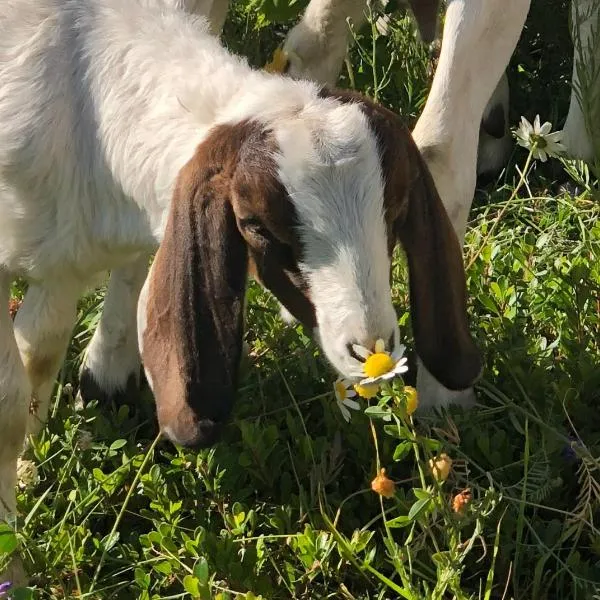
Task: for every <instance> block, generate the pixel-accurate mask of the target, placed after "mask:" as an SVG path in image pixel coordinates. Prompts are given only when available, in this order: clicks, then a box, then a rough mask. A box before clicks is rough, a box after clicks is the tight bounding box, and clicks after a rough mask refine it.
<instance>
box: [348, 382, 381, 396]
mask: <svg viewBox="0 0 600 600" xmlns="http://www.w3.org/2000/svg"><path fill="white" fill-rule="evenodd" d="M354 389H355V390H356V393H357V394H358V395H359V396H361V398H364V399H365V400H369V399H370V398H373V396H376V395H377V392H378V391H379V386H378V385H377V384H376V383H375V384H373V385H360V384H358V383H357V384H356V385H355V386H354Z"/></svg>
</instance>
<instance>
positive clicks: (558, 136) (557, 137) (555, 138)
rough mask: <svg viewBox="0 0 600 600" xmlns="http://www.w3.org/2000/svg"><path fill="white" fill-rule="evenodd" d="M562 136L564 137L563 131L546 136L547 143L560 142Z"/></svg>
mask: <svg viewBox="0 0 600 600" xmlns="http://www.w3.org/2000/svg"><path fill="white" fill-rule="evenodd" d="M562 136H563V132H562V131H555V132H554V133H549V134H548V135H547V136H546V141H547V142H560V140H562Z"/></svg>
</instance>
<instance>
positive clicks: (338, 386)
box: [333, 379, 360, 423]
mask: <svg viewBox="0 0 600 600" xmlns="http://www.w3.org/2000/svg"><path fill="white" fill-rule="evenodd" d="M333 391H334V393H335V400H336V402H337V405H338V408H339V409H340V412H341V413H342V417H344V419H345V420H346V422H347V423H349V422H350V419H351V417H352V414H351V413H350V410H349V409H350V408H351V409H352V410H360V404H359V403H358V402H356V400H350V398H354V397H355V396H356V392H355V391H354V389H353V388H352V382H351V381H348V380H347V379H338V380H336V382H335V383H334V384H333Z"/></svg>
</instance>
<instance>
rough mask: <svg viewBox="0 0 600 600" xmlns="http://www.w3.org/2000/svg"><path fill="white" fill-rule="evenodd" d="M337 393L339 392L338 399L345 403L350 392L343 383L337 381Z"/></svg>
mask: <svg viewBox="0 0 600 600" xmlns="http://www.w3.org/2000/svg"><path fill="white" fill-rule="evenodd" d="M335 391H336V392H337V397H338V398H339V399H340V400H341V401H342V402H343V401H344V400H345V399H346V394H347V392H348V390H347V389H346V386H345V385H344V384H343V383H342V382H341V381H336V382H335Z"/></svg>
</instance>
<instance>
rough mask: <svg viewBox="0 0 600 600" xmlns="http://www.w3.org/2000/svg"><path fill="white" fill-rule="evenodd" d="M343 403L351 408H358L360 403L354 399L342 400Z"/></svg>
mask: <svg viewBox="0 0 600 600" xmlns="http://www.w3.org/2000/svg"><path fill="white" fill-rule="evenodd" d="M343 404H344V406H347V407H348V408H351V409H352V410H360V404H359V403H358V402H355V401H354V400H344V402H343Z"/></svg>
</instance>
